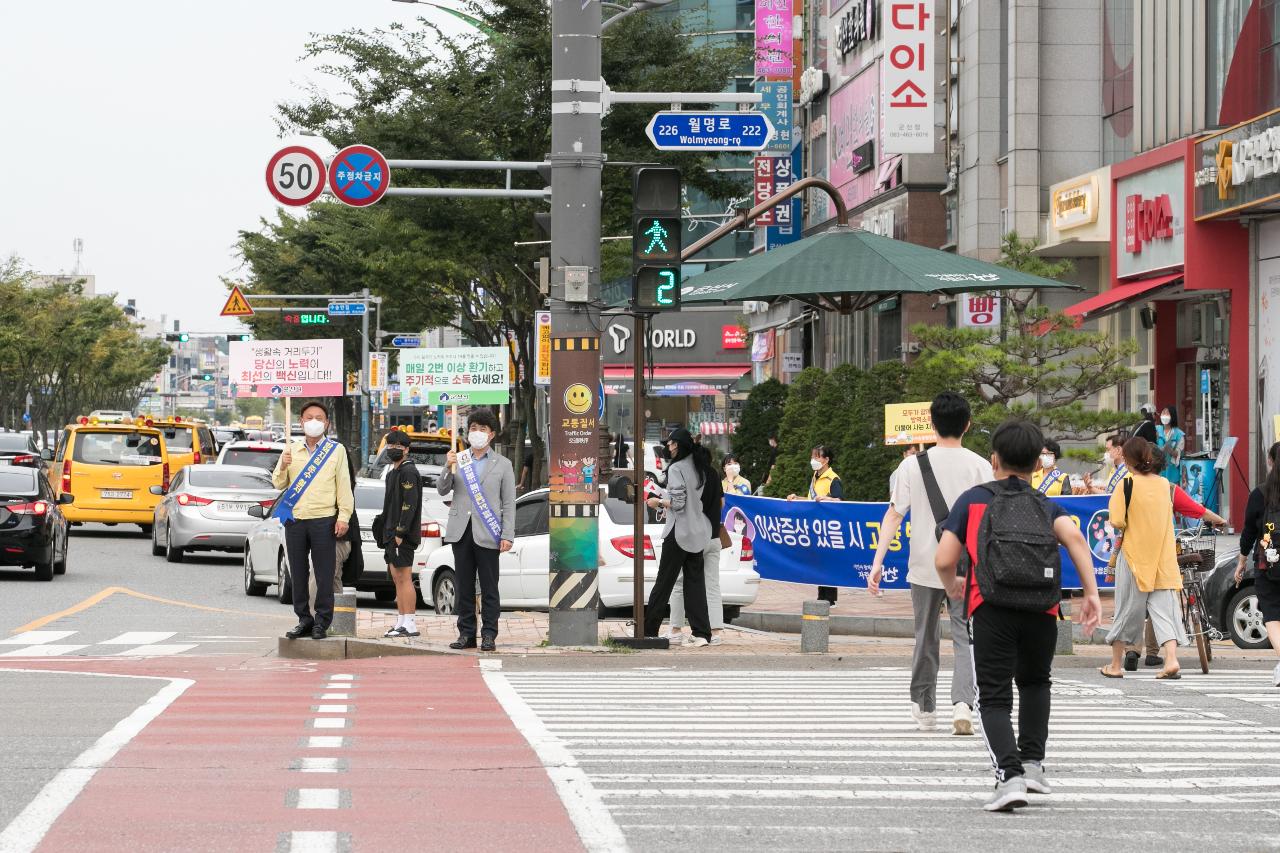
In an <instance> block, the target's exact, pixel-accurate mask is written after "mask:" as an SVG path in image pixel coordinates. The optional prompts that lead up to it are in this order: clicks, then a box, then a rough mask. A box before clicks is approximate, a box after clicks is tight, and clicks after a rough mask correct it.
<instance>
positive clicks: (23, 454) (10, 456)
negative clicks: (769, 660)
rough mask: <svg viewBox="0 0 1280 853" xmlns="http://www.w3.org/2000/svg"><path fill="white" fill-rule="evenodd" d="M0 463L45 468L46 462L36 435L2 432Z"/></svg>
mask: <svg viewBox="0 0 1280 853" xmlns="http://www.w3.org/2000/svg"><path fill="white" fill-rule="evenodd" d="M0 465H22V466H25V467H27V468H39V469H41V470H43V469H44V467H45V462H44V458H43V457H42V456H41V455H40V447H39V446H38V445H37V444H36V438H35V436H34V435H23V434H22V433H20V432H0Z"/></svg>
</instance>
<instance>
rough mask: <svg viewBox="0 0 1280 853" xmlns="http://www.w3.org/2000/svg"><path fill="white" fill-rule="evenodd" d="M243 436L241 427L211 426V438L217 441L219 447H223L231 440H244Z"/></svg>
mask: <svg viewBox="0 0 1280 853" xmlns="http://www.w3.org/2000/svg"><path fill="white" fill-rule="evenodd" d="M245 437H246V436H245V433H244V429H243V428H242V427H214V428H213V440H214V441H215V442H217V444H218V447H219V448H222V447H225V446H226V445H228V444H230V443H231V442H233V441H244V440H245Z"/></svg>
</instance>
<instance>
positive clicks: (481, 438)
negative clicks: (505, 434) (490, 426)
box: [467, 429, 489, 450]
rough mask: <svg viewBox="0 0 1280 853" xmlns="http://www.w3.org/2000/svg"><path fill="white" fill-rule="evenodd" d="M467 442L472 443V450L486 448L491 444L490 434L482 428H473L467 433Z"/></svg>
mask: <svg viewBox="0 0 1280 853" xmlns="http://www.w3.org/2000/svg"><path fill="white" fill-rule="evenodd" d="M467 444H470V445H471V449H472V450H484V448H485V447H487V446H488V445H489V434H488V433H487V432H481V431H480V430H478V429H477V430H472V431H471V432H469V433H467Z"/></svg>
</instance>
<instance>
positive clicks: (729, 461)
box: [720, 454, 751, 495]
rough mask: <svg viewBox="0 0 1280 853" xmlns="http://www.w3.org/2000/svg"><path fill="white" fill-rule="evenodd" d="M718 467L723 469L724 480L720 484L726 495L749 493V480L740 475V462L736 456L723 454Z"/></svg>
mask: <svg viewBox="0 0 1280 853" xmlns="http://www.w3.org/2000/svg"><path fill="white" fill-rule="evenodd" d="M720 467H721V469H722V470H723V471H724V480H723V482H721V484H720V485H721V487H722V488H723V489H724V493H725V494H726V495H750V494H751V481H750V480H748V479H747V478H746V477H744V476H742V463H741V462H739V461H738V457H736V456H733V455H732V454H730V455H728V456H725V458H724V462H722V463H720Z"/></svg>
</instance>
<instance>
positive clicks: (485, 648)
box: [480, 637, 498, 652]
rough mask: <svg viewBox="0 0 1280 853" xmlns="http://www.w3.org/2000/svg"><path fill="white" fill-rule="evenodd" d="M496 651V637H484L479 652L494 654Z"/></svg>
mask: <svg viewBox="0 0 1280 853" xmlns="http://www.w3.org/2000/svg"><path fill="white" fill-rule="evenodd" d="M497 650H498V642H497V638H496V637H485V638H484V640H483V641H482V642H481V643H480V651H482V652H496V651H497Z"/></svg>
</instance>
